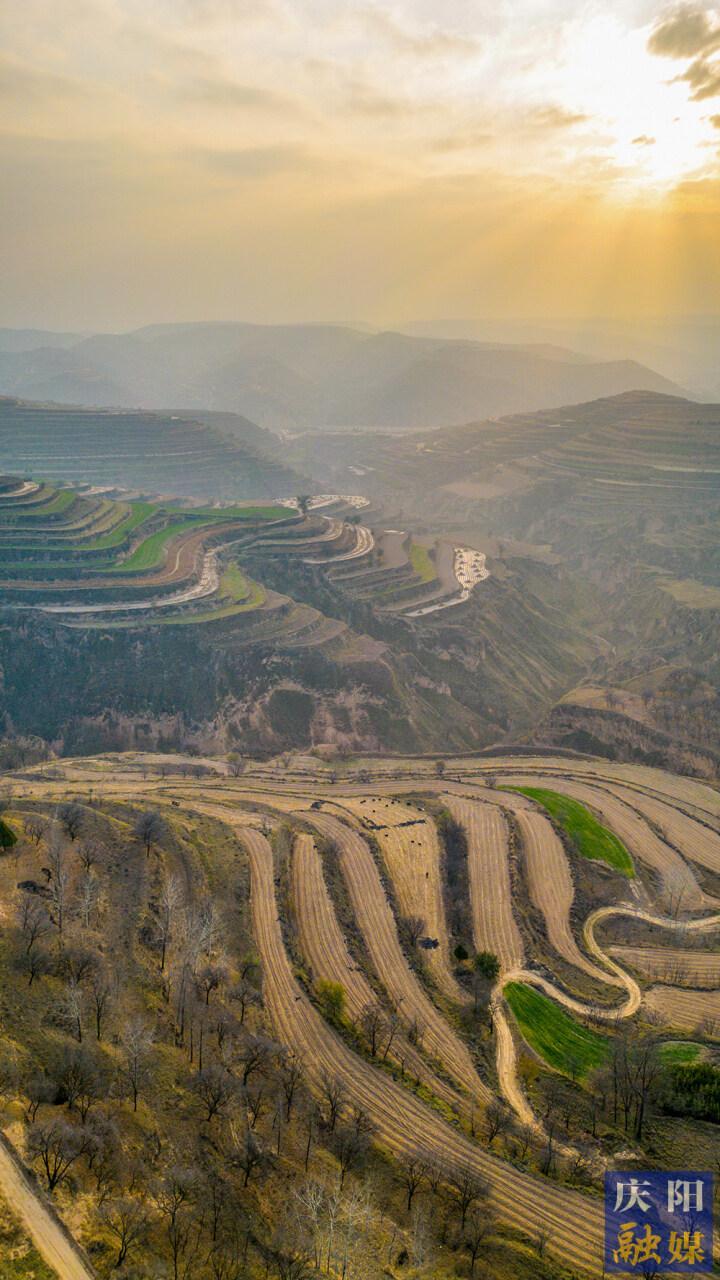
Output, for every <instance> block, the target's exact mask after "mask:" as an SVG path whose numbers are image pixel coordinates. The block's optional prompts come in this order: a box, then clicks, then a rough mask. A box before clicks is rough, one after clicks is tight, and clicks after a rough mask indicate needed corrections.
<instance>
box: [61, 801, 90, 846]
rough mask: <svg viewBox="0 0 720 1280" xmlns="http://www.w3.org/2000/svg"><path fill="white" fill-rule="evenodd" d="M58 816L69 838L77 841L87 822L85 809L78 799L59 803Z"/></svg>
mask: <svg viewBox="0 0 720 1280" xmlns="http://www.w3.org/2000/svg"><path fill="white" fill-rule="evenodd" d="M56 812H57V818H58V821H59V822H60V824H61V826H62V828H63V831H64V832H65V834H66V836H67V837H68V839H69V840H71V841H72V842H73V844H74V843H75V841H76V840H77V838H78V836H79V835H80V832H81V831H82V829H83V826H84V824H85V810H84V809H83V807H82V805H81V804H78V802H77V801H76V800H69V801H67V802H66V803H65V804H61V805H58V807H57V811H56Z"/></svg>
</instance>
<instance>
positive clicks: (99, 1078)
mask: <svg viewBox="0 0 720 1280" xmlns="http://www.w3.org/2000/svg"><path fill="white" fill-rule="evenodd" d="M55 1074H56V1075H57V1081H58V1084H59V1086H60V1089H61V1090H62V1092H63V1093H64V1094H65V1097H66V1099H67V1105H68V1108H69V1109H70V1110H74V1109H75V1108H77V1111H78V1113H79V1115H80V1120H81V1122H82V1123H83V1124H85V1121H86V1120H87V1117H88V1113H89V1111H90V1108H91V1107H92V1106H93V1105H94V1104H95V1103H96V1102H97V1101H98V1099H100V1098H101V1097H103V1096H104V1095H105V1093H106V1092H107V1081H106V1079H105V1076H104V1072H103V1071H102V1070H101V1068H100V1065H99V1063H98V1060H97V1058H96V1057H95V1056H94V1055H93V1054H92V1053H90V1051H89V1050H88V1049H87V1048H86V1047H85V1045H74V1046H72V1047H71V1048H68V1049H66V1050H64V1051H63V1052H62V1053H61V1055H60V1059H59V1062H58V1064H57V1066H56V1070H55Z"/></svg>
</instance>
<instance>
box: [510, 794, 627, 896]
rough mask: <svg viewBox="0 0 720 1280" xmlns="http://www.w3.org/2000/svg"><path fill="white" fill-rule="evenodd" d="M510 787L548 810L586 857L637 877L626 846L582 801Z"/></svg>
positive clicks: (623, 873) (622, 873) (624, 873)
mask: <svg viewBox="0 0 720 1280" xmlns="http://www.w3.org/2000/svg"><path fill="white" fill-rule="evenodd" d="M508 790H509V791H518V792H520V794H521V795H524V796H528V797H529V798H530V799H531V800H536V801H537V803H538V804H541V805H542V806H543V808H544V809H547V811H548V813H549V814H550V816H551V817H552V818H554V819H555V821H556V822H557V823H558V824H559V825H560V826H561V827H562V829H563V831H564V832H565V833H566V835H568V836H569V837H570V839H571V840H572V842H573V844H574V845H575V847H576V849H577V851H578V853H580V854H582V856H583V858H590V859H592V860H594V861H598V862H606V863H607V865H608V866H609V867H613V868H614V869H615V870H616V871H619V872H620V873H621V875H624V876H627V877H628V879H632V878H633V877H634V875H635V868H634V866H633V861H632V858H631V857H630V854H629V853H628V851H627V849H626V848H625V845H624V844H623V843H622V841H621V840H618V838H617V836H616V835H613V832H612V831H608V828H607V827H604V826H602V824H601V823H600V822H598V820H597V818H594V817H593V815H592V814H591V813H590V811H589V810H588V809H586V808H585V805H583V804H580V802H579V801H578V800H573V799H571V798H570V796H563V795H560V794H559V793H558V792H557V791H547V790H546V789H545V788H544V787H509V788H508Z"/></svg>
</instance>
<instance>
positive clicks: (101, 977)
mask: <svg viewBox="0 0 720 1280" xmlns="http://www.w3.org/2000/svg"><path fill="white" fill-rule="evenodd" d="M90 1000H91V1002H92V1007H93V1012H94V1014H95V1038H96V1039H97V1040H102V1029H103V1022H104V1021H105V1016H106V1014H107V1011H108V1007H109V1005H110V1002H111V1000H112V985H111V983H110V979H109V978H108V976H107V973H106V972H105V970H104V969H101V968H97V969H96V970H95V972H94V973H93V975H92V981H91V983H90Z"/></svg>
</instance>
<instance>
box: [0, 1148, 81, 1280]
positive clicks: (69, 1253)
mask: <svg viewBox="0 0 720 1280" xmlns="http://www.w3.org/2000/svg"><path fill="white" fill-rule="evenodd" d="M0 1191H2V1193H3V1195H4V1196H5V1199H6V1200H7V1201H8V1203H9V1204H10V1205H11V1206H12V1209H13V1212H14V1213H15V1214H16V1215H17V1217H18V1218H20V1220H21V1222H22V1224H23V1226H24V1227H25V1229H26V1231H27V1232H28V1234H29V1236H30V1237H31V1239H32V1242H33V1244H34V1245H35V1248H36V1249H37V1251H38V1253H39V1254H41V1255H42V1257H43V1258H44V1259H45V1261H46V1262H47V1264H48V1266H50V1267H54V1269H55V1271H56V1272H57V1274H58V1277H59V1280H93V1276H94V1273H93V1272H92V1271H90V1270H89V1269H88V1267H87V1266H86V1265H85V1263H84V1262H83V1261H82V1258H81V1257H80V1254H79V1253H78V1251H77V1249H76V1248H75V1247H74V1246H73V1245H72V1244H71V1243H70V1240H69V1238H68V1236H66V1235H65V1232H64V1231H63V1230H62V1228H61V1227H60V1226H59V1225H58V1223H57V1222H56V1221H55V1219H54V1217H53V1216H52V1214H51V1213H50V1212H49V1211H48V1210H47V1209H46V1207H45V1205H44V1204H43V1202H42V1200H41V1198H40V1196H39V1195H38V1193H37V1191H36V1190H35V1189H34V1188H33V1186H32V1184H31V1183H30V1182H29V1181H28V1179H27V1178H26V1177H25V1175H24V1174H23V1173H22V1172H21V1170H20V1169H19V1168H18V1166H17V1164H16V1163H15V1161H14V1159H13V1158H12V1156H11V1155H10V1153H9V1152H8V1150H7V1148H6V1147H5V1144H4V1142H0Z"/></svg>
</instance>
